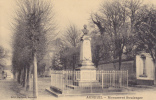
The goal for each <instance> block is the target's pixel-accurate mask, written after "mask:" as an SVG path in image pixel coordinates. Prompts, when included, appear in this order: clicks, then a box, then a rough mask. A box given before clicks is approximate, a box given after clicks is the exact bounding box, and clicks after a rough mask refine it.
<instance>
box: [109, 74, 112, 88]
mask: <svg viewBox="0 0 156 100" xmlns="http://www.w3.org/2000/svg"><path fill="white" fill-rule="evenodd" d="M109 74H110V86H111V85H112V84H111V71H109Z"/></svg>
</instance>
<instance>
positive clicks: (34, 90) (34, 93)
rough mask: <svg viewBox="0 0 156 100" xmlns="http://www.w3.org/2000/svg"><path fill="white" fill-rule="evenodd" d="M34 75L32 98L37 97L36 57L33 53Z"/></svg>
mask: <svg viewBox="0 0 156 100" xmlns="http://www.w3.org/2000/svg"><path fill="white" fill-rule="evenodd" d="M33 65H34V66H33V67H34V73H33V96H34V98H37V97H38V86H37V55H36V52H35V53H34V61H33Z"/></svg>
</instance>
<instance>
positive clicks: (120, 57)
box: [119, 54, 122, 70]
mask: <svg viewBox="0 0 156 100" xmlns="http://www.w3.org/2000/svg"><path fill="white" fill-rule="evenodd" d="M121 59H122V55H121V54H119V70H120V69H121Z"/></svg>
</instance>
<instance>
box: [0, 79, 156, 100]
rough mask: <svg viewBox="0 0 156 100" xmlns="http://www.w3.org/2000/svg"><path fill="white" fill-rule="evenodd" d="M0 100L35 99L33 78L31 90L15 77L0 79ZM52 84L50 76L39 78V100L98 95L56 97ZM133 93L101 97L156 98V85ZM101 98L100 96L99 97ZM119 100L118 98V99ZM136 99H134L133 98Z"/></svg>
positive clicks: (86, 97)
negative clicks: (53, 93)
mask: <svg viewBox="0 0 156 100" xmlns="http://www.w3.org/2000/svg"><path fill="white" fill-rule="evenodd" d="M0 86H1V88H0V95H1V96H0V100H34V98H33V95H32V93H33V92H32V80H31V86H30V91H29V92H27V91H26V90H25V88H23V87H22V86H21V85H19V84H18V83H17V82H16V81H15V80H13V79H6V80H0ZM49 86H50V77H45V78H38V99H37V100H44V99H45V100H58V99H59V100H62V99H63V100H66V99H68V100H72V99H74V98H79V100H85V99H90V100H92V99H95V98H96V97H97V96H90V95H89V96H72V97H59V98H56V97H54V96H53V95H51V94H50V93H48V92H47V91H45V88H47V87H49ZM130 90H131V93H133V94H124V95H122V94H118V95H115V94H113V95H112V94H111V93H110V94H109V93H108V95H106V94H105V95H102V96H101V98H102V99H105V100H113V99H112V98H114V97H122V98H123V97H124V98H125V99H126V100H132V99H131V98H132V97H133V98H134V97H140V98H141V99H139V100H148V99H150V100H154V96H155V94H156V87H155V86H153V87H152V86H148V87H141V88H140V87H130ZM99 99H100V98H99ZM116 100H118V99H116ZM133 100H134V99H133Z"/></svg>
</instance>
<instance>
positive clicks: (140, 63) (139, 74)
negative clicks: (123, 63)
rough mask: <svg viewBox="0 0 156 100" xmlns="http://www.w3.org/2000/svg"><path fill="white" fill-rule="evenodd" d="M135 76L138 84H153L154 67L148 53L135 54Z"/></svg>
mask: <svg viewBox="0 0 156 100" xmlns="http://www.w3.org/2000/svg"><path fill="white" fill-rule="evenodd" d="M136 78H137V84H138V85H154V79H155V67H154V63H153V60H152V57H151V56H150V54H149V53H141V54H139V55H137V56H136Z"/></svg>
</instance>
